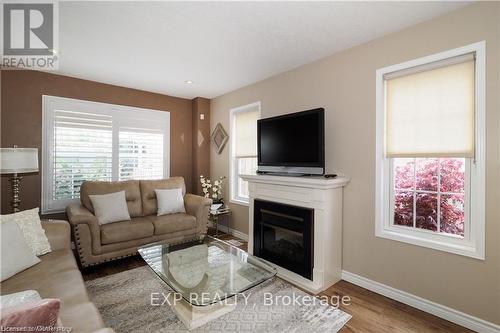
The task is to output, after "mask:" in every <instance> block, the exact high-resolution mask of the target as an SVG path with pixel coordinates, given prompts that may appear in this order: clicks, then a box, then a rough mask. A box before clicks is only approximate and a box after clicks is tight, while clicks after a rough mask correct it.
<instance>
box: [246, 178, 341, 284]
mask: <svg viewBox="0 0 500 333" xmlns="http://www.w3.org/2000/svg"><path fill="white" fill-rule="evenodd" d="M241 177H242V178H243V179H244V180H246V181H248V182H249V195H250V207H249V219H248V220H249V226H248V252H249V253H251V254H253V244H254V241H253V237H254V216H253V215H254V200H255V199H261V200H268V201H273V202H278V203H283V204H288V205H294V206H299V207H306V208H313V209H314V240H313V242H314V267H313V279H312V280H309V279H307V278H304V277H302V276H301V275H299V274H296V273H294V272H291V271H289V270H287V269H284V268H282V267H279V266H277V265H275V264H273V265H274V266H275V267H276V268H277V270H278V276H279V277H281V278H283V279H285V280H287V281H289V282H291V283H293V284H295V285H297V286H299V287H301V288H303V289H305V290H307V291H310V292H312V293H319V292H321V291H323V290H325V289H326V288H328V287H330V286H331V285H333V284H335V283H336V282H338V281H339V280H340V278H341V272H342V189H343V187H344V186H345V185H347V183H348V182H349V178H348V177H344V176H342V177H336V178H324V177H322V176H306V177H289V176H272V175H242V176H241ZM271 264H272V263H271Z"/></svg>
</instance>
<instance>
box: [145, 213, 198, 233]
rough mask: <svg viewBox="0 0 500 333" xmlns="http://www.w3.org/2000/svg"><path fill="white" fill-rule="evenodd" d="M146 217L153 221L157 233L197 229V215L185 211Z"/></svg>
mask: <svg viewBox="0 0 500 333" xmlns="http://www.w3.org/2000/svg"><path fill="white" fill-rule="evenodd" d="M146 218H147V219H149V220H150V221H151V222H153V225H154V227H155V235H162V234H167V233H172V232H177V231H182V230H188V229H196V217H194V216H192V215H188V214H185V213H178V214H169V215H161V216H147V217H146Z"/></svg>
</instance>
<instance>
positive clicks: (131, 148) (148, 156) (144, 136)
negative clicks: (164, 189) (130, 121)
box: [119, 128, 163, 180]
mask: <svg viewBox="0 0 500 333" xmlns="http://www.w3.org/2000/svg"><path fill="white" fill-rule="evenodd" d="M119 156H120V175H119V176H120V180H128V179H160V178H162V177H163V133H161V132H160V133H157V132H154V131H151V132H147V131H137V130H134V129H126V128H123V129H120V155H119Z"/></svg>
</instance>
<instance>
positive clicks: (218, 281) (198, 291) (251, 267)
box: [138, 236, 276, 329]
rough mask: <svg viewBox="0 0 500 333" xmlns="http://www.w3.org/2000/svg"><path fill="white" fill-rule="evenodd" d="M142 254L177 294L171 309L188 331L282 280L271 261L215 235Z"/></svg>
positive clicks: (149, 247) (161, 244) (148, 249)
mask: <svg viewBox="0 0 500 333" xmlns="http://www.w3.org/2000/svg"><path fill="white" fill-rule="evenodd" d="M138 251H139V253H140V255H141V256H142V258H143V259H144V260H145V261H146V263H147V264H148V265H149V267H150V268H151V269H152V270H153V272H155V273H156V275H157V276H158V277H159V278H160V279H161V280H162V281H163V282H164V283H166V284H167V285H168V286H169V287H170V288H171V289H172V290H173V292H171V293H169V295H168V296H167V297H168V304H170V306H171V307H172V310H173V311H174V312H175V314H176V315H177V317H178V318H179V319H180V320H181V321H182V322H183V323H184V325H186V327H187V328H188V329H193V328H196V327H199V326H202V325H204V324H206V323H207V322H209V321H211V320H213V319H215V318H218V317H220V316H222V315H224V314H226V313H228V312H230V311H232V310H234V308H235V307H236V303H237V301H244V299H243V298H241V299H238V294H241V293H243V292H245V291H246V290H248V289H250V288H252V287H255V286H257V285H258V284H260V283H262V282H264V281H266V280H268V279H270V278H272V277H273V276H274V275H276V269H275V268H274V267H272V266H271V265H269V264H267V263H266V262H265V261H263V260H261V259H259V258H257V257H254V256H253V255H251V254H249V253H247V252H245V251H243V250H241V249H239V248H237V247H235V246H233V245H231V244H229V243H227V242H224V241H222V240H219V239H217V238H214V237H211V236H200V237H198V238H196V239H193V240H190V241H187V242H183V243H172V244H169V243H165V242H159V243H153V244H149V245H146V246H143V247H141V248H139V250H138Z"/></svg>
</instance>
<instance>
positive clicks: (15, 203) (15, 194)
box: [9, 174, 23, 213]
mask: <svg viewBox="0 0 500 333" xmlns="http://www.w3.org/2000/svg"><path fill="white" fill-rule="evenodd" d="M21 179H23V177H19V176H18V175H17V174H14V176H12V177H10V178H9V181H10V185H11V187H12V201H11V202H10V205H11V206H12V211H13V212H14V213H17V212H18V211H19V206H20V205H21V198H20V197H19V187H20V184H21Z"/></svg>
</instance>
